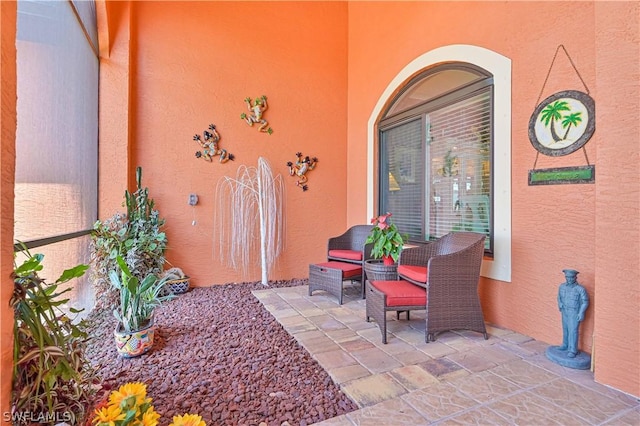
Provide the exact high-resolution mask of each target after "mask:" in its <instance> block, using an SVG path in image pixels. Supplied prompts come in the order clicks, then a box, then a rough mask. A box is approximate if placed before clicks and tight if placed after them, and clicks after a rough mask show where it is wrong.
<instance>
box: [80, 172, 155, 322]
mask: <svg viewBox="0 0 640 426" xmlns="http://www.w3.org/2000/svg"><path fill="white" fill-rule="evenodd" d="M136 184H137V189H136V190H135V191H134V192H133V193H131V192H129V191H125V194H124V198H125V201H124V204H125V206H126V208H127V212H126V214H124V213H116V214H115V215H114V216H112V217H111V218H108V219H106V220H104V221H97V222H96V223H95V224H94V226H93V232H92V233H91V260H92V265H93V268H92V272H93V278H94V285H95V293H96V309H112V308H113V307H115V306H117V303H118V292H117V291H116V290H115V289H114V288H113V287H112V285H111V282H110V277H109V274H110V271H112V270H115V271H118V270H119V266H118V263H117V262H116V257H118V256H121V257H122V258H123V259H124V260H125V263H126V264H127V266H128V267H129V270H130V271H132V273H133V275H135V276H136V277H137V278H138V280H140V281H141V280H142V279H144V277H146V276H148V275H150V274H153V275H160V273H161V272H162V269H163V266H164V263H165V258H164V252H165V250H166V247H167V237H166V235H165V233H164V232H163V230H162V228H163V226H164V219H162V218H161V217H160V213H159V212H158V210H157V209H156V208H155V203H154V201H153V199H152V198H150V197H149V189H148V188H146V187H145V188H143V187H142V168H141V167H138V168H137V169H136Z"/></svg>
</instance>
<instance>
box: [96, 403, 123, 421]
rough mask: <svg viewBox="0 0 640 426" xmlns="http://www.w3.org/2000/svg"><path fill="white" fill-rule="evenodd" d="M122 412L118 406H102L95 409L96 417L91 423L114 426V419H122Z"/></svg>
mask: <svg viewBox="0 0 640 426" xmlns="http://www.w3.org/2000/svg"><path fill="white" fill-rule="evenodd" d="M124 417H125V416H124V414H123V413H122V411H121V410H120V407H118V406H113V405H109V406H107V407H102V408H101V409H100V410H96V417H95V418H94V419H93V423H96V424H98V425H104V424H106V425H109V426H114V425H115V423H114V422H116V421H118V420H122V419H124Z"/></svg>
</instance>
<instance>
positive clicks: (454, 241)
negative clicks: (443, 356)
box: [398, 232, 488, 343]
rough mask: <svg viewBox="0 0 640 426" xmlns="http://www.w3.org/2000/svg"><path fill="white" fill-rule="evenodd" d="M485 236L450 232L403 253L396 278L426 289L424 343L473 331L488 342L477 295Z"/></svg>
mask: <svg viewBox="0 0 640 426" xmlns="http://www.w3.org/2000/svg"><path fill="white" fill-rule="evenodd" d="M484 240H485V235H483V234H479V233H475V232H452V233H449V234H447V235H445V236H443V237H442V238H440V239H439V240H437V241H434V242H432V243H428V244H421V245H419V246H418V247H415V248H411V249H408V250H404V251H403V252H402V253H401V255H400V259H398V278H399V279H403V280H406V281H409V282H411V283H414V284H417V285H421V286H423V287H426V289H427V313H426V329H425V341H426V342H427V343H428V342H429V341H430V340H431V341H435V340H436V334H437V333H440V332H443V331H449V330H472V331H477V332H479V333H482V334H483V335H484V338H485V340H486V339H488V335H487V329H486V326H485V323H484V316H483V314H482V306H481V305H480V297H479V296H478V281H479V280H480V265H481V264H482V256H483V254H484Z"/></svg>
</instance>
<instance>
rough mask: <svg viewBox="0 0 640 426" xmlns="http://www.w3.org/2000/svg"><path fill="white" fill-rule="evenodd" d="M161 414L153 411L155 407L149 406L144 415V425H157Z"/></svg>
mask: <svg viewBox="0 0 640 426" xmlns="http://www.w3.org/2000/svg"><path fill="white" fill-rule="evenodd" d="M159 418H160V414H158V413H156V412H155V411H153V407H149V409H148V410H147V412H146V413H144V414H143V415H142V423H140V424H141V425H142V426H157V425H158V419H159Z"/></svg>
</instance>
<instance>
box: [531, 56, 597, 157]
mask: <svg viewBox="0 0 640 426" xmlns="http://www.w3.org/2000/svg"><path fill="white" fill-rule="evenodd" d="M561 48H562V51H563V52H564V54H565V55H567V59H569V63H570V64H571V66H572V67H573V70H574V71H575V72H576V75H577V76H578V78H579V79H580V81H581V82H582V85H583V86H584V88H585V91H586V93H587V95H589V88H588V87H587V84H586V83H585V82H584V79H583V78H582V76H581V75H580V72H579V71H578V68H577V67H576V65H575V64H574V63H573V60H572V59H571V56H569V52H567V49H566V48H565V47H564V45H562V44H560V45H558V47H557V48H556V53H555V54H554V55H553V59H552V60H551V65H550V66H549V70H548V71H547V76H546V77H545V79H544V83H543V84H542V88H541V89H540V94H539V95H538V99H537V100H536V104H535V106H534V109H535V108H536V107H537V106H538V105H539V104H540V99H541V98H542V93H543V92H544V88H545V86H546V85H547V81H548V80H549V76H550V75H551V69H552V68H553V64H554V63H555V61H556V58H557V56H558V52H559V51H560V49H561ZM582 152H583V153H584V158H585V160H586V161H587V165H590V163H589V157H588V156H587V150H586V149H585V147H584V146H582ZM539 155H540V152H539V151H536V159H535V161H534V162H533V169H534V170H535V169H536V164H537V163H538V156H539Z"/></svg>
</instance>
